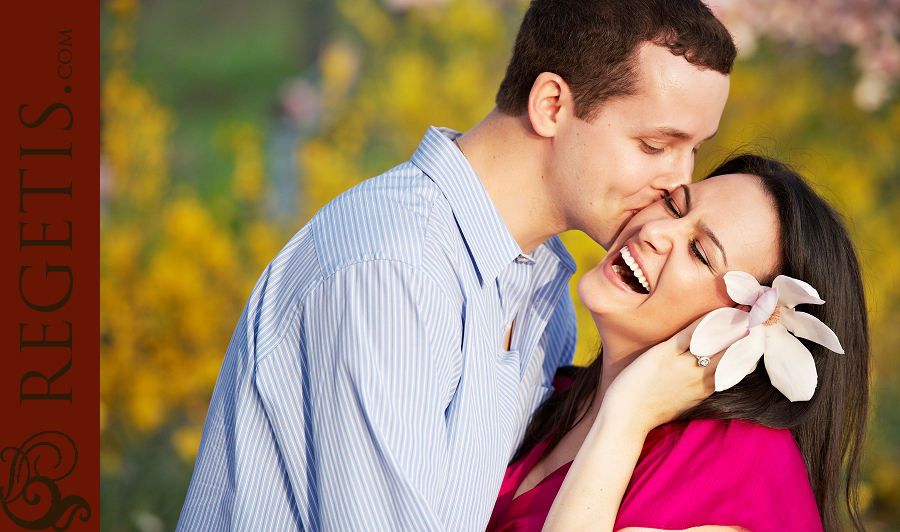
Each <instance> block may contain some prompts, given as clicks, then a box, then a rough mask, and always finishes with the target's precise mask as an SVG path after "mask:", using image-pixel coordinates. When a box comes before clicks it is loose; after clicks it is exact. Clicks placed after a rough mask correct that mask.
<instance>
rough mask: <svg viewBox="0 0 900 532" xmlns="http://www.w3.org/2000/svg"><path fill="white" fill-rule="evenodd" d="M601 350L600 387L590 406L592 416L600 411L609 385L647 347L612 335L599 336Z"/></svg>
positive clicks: (647, 347)
mask: <svg viewBox="0 0 900 532" xmlns="http://www.w3.org/2000/svg"><path fill="white" fill-rule="evenodd" d="M601 345H603V350H602V353H601V355H600V356H602V357H603V360H602V362H601V364H602V366H603V369H602V372H601V376H600V386H598V387H597V392H596V395H595V396H594V404H593V405H592V406H591V410H592V412H591V413H592V414H593V413H594V412H596V411H597V410H599V409H600V403H602V402H603V397H604V396H605V395H606V390H607V389H608V388H609V385H610V384H612V382H613V381H614V380H615V378H616V377H618V376H619V373H621V372H622V370H623V369H625V368H627V367H628V365H629V364H631V363H632V362H633V361H634V360H635V359H636V358H637V357H639V356H641V355H642V354H644V352H645V351H647V349H649V348H650V347H649V346H646V345H643V344H640V345H638V344H636V343H634V342H628V341H622V340H619V339H617V338H615V337H613V336H612V335H606V336H605V337H604V336H601Z"/></svg>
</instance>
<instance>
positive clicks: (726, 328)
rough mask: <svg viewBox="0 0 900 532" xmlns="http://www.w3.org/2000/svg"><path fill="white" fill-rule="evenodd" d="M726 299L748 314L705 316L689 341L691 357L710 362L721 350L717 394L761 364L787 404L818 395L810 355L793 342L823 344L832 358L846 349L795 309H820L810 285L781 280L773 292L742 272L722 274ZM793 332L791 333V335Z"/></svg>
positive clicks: (729, 310) (725, 312) (824, 328)
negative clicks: (808, 307) (706, 358)
mask: <svg viewBox="0 0 900 532" xmlns="http://www.w3.org/2000/svg"><path fill="white" fill-rule="evenodd" d="M725 286H726V288H727V290H728V296H729V297H731V299H732V300H734V302H735V303H738V304H740V305H749V306H750V312H746V311H743V310H740V309H737V308H731V307H726V308H721V309H717V310H714V311H712V312H710V313H709V314H707V315H706V316H705V317H704V318H703V320H701V321H700V324H699V325H697V329H696V330H695V331H694V335H693V337H692V338H691V352H692V353H693V354H694V355H696V356H698V357H703V356H706V357H709V356H712V355H714V354H716V353H718V352H720V351H722V350H723V349H726V348H727V350H726V351H725V354H724V355H722V360H720V361H719V366H718V368H716V391H717V392H721V391H723V390H727V389H728V388H731V387H732V386H734V385H735V384H737V383H738V382H740V381H741V379H743V378H744V377H745V376H747V375H748V374H750V373H751V372H752V371H753V370H754V369H756V365H757V364H758V363H759V359H760V357H762V358H763V360H764V362H765V367H766V371H767V372H768V374H769V379H770V380H771V381H772V385H774V386H775V388H777V389H778V390H779V391H780V392H781V393H783V394H784V396H785V397H787V398H788V399H789V400H790V401H808V400H810V399H811V398H812V396H813V393H814V392H815V391H816V384H817V382H818V375H817V374H816V365H815V362H814V361H813V358H812V355H811V354H810V352H809V350H808V349H807V348H806V347H805V346H804V345H803V344H802V343H801V342H800V340H798V339H797V337H800V338H805V339H807V340H811V341H813V342H816V343H818V344H821V345H823V346H825V347H827V348H828V349H830V350H832V351H834V352H835V353H843V352H844V350H843V348H842V347H841V344H840V342H839V341H838V338H837V336H836V335H835V334H834V332H833V331H832V330H831V329H830V328H828V326H827V325H825V324H824V323H822V322H821V321H819V319H818V318H816V317H815V316H812V315H810V314H807V313H805V312H798V311H796V310H794V307H795V306H797V305H800V304H812V305H822V304H824V303H825V302H824V301H823V300H821V299H820V298H819V293H818V292H816V290H815V288H813V287H812V286H810V285H809V284H807V283H805V282H803V281H800V280H797V279H793V278H791V277H787V276H784V275H779V276H778V277H776V278H775V281H773V282H772V287H771V288H769V287H767V286H760V284H759V283H758V282H757V281H756V279H754V278H753V276H752V275H750V274H748V273H744V272H728V273H726V274H725ZM791 333H793V334H791Z"/></svg>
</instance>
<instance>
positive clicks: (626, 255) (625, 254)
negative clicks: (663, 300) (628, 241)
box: [619, 247, 650, 294]
mask: <svg viewBox="0 0 900 532" xmlns="http://www.w3.org/2000/svg"><path fill="white" fill-rule="evenodd" d="M619 253H620V254H621V255H622V259H623V260H624V261H625V264H627V265H628V267H629V268H631V273H633V274H634V276H635V278H637V280H638V282H639V283H641V286H643V287H644V290H646V291H647V293H648V294H649V293H650V285H649V284H648V283H647V277H645V276H644V272H643V271H641V268H640V267H639V266H638V265H637V262H636V261H635V260H634V258H633V257H632V256H631V252H629V251H628V248H627V247H623V248H622V250H621V251H619Z"/></svg>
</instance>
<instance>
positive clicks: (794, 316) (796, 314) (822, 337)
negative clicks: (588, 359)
mask: <svg viewBox="0 0 900 532" xmlns="http://www.w3.org/2000/svg"><path fill="white" fill-rule="evenodd" d="M781 311H782V312H781V319H780V321H779V323H781V324H782V325H784V327H785V328H786V329H787V330H789V331H791V332H792V333H794V335H796V336H799V337H800V338H806V339H807V340H812V341H813V342H815V343H817V344H821V345H824V346H825V347H827V348H828V349H831V350H832V351H834V352H835V353H843V352H844V348H842V347H841V342H840V340H838V337H837V335H836V334H834V331H832V330H831V329H830V328H829V327H828V326H827V325H825V324H824V323H822V322H821V321H819V318H817V317H815V316H813V315H812V314H807V313H806V312H800V311H797V310H794V309H792V308H782V309H781Z"/></svg>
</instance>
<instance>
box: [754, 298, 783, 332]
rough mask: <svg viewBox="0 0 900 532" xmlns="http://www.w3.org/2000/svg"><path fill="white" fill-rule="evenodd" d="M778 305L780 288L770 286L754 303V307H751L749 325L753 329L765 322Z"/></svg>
mask: <svg viewBox="0 0 900 532" xmlns="http://www.w3.org/2000/svg"><path fill="white" fill-rule="evenodd" d="M777 306H778V289H777V288H769V289H768V290H766V291H765V292H763V294H762V295H761V296H759V299H757V300H756V303H754V304H753V308H751V309H750V323H749V327H750V328H751V329H752V328H754V327H756V326H757V325H759V324H760V323H764V322H765V321H766V320H768V319H769V318H770V317H771V316H772V313H773V312H775V307H777Z"/></svg>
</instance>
